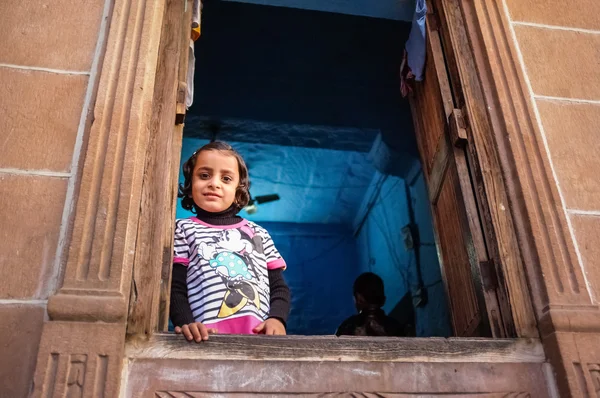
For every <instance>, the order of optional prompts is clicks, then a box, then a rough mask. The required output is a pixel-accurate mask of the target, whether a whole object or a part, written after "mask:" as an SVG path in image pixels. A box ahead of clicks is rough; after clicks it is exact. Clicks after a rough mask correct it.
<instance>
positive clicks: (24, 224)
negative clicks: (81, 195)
mask: <svg viewBox="0 0 600 398" xmlns="http://www.w3.org/2000/svg"><path fill="white" fill-rule="evenodd" d="M104 3H105V2H104V1H102V0H86V1H84V2H80V1H74V0H57V1H52V2H41V3H40V2H31V1H18V0H5V1H3V2H2V4H1V5H0V198H1V199H0V203H1V204H0V220H1V221H0V319H1V321H0V352H1V353H2V364H1V365H0V396H6V397H24V396H27V395H28V392H29V390H30V388H31V381H32V379H33V372H34V369H35V363H36V356H37V351H38V345H39V341H40V335H41V332H42V323H43V321H44V317H45V314H46V303H47V299H48V297H49V296H50V295H51V294H52V293H53V292H54V291H55V290H56V288H57V283H58V280H59V278H60V276H61V269H62V264H63V263H64V260H65V254H66V248H67V247H68V242H69V224H70V223H69V220H70V217H71V213H72V209H73V204H74V199H75V197H76V195H77V189H76V185H77V184H76V182H77V174H78V165H79V161H80V159H81V148H82V144H83V142H84V140H85V132H86V130H87V128H86V127H88V126H89V123H90V118H89V110H90V107H91V105H93V104H92V101H93V98H94V95H93V94H94V85H95V82H96V80H97V79H96V75H97V65H98V62H99V58H100V54H101V53H102V47H103V43H102V38H103V37H104V33H105V31H106V26H105V25H106V23H105V19H106V18H104V17H103V16H104V15H106V14H107V11H108V10H106V9H105V4H104ZM107 3H108V2H107Z"/></svg>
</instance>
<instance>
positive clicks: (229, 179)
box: [223, 176, 233, 182]
mask: <svg viewBox="0 0 600 398" xmlns="http://www.w3.org/2000/svg"><path fill="white" fill-rule="evenodd" d="M223 181H225V182H231V181H233V178H231V177H229V176H225V177H223Z"/></svg>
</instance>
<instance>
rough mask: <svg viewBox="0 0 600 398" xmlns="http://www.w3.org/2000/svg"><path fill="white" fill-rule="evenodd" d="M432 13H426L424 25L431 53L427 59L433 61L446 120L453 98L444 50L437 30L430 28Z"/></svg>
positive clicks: (451, 107)
mask: <svg viewBox="0 0 600 398" xmlns="http://www.w3.org/2000/svg"><path fill="white" fill-rule="evenodd" d="M432 15H433V14H427V22H428V23H427V24H426V25H425V27H426V29H427V32H426V34H427V37H428V38H429V42H430V43H431V54H432V57H431V58H430V59H429V62H432V63H433V66H434V68H435V72H436V74H437V78H438V84H439V86H440V94H441V96H442V104H443V106H444V111H445V114H446V120H447V119H449V118H450V115H452V111H453V110H454V100H453V99H452V90H451V89H450V83H449V81H448V72H447V70H446V62H445V61H444V52H443V50H442V45H441V42H440V36H439V34H438V31H437V30H433V29H432V28H431V23H429V22H430V21H431V20H432V19H434V18H432Z"/></svg>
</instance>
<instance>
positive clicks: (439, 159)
mask: <svg viewBox="0 0 600 398" xmlns="http://www.w3.org/2000/svg"><path fill="white" fill-rule="evenodd" d="M449 161H450V144H449V143H448V137H447V136H446V135H445V134H443V135H441V136H440V140H439V141H438V146H437V150H436V152H435V155H434V156H433V162H431V172H430V173H429V201H430V202H431V203H432V204H435V203H436V202H437V200H438V197H439V195H440V191H441V189H442V184H443V183H444V177H445V176H446V170H447V169H448V162H449Z"/></svg>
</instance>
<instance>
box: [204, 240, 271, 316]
mask: <svg viewBox="0 0 600 398" xmlns="http://www.w3.org/2000/svg"><path fill="white" fill-rule="evenodd" d="M244 235H245V234H244ZM249 238H250V237H248V239H245V237H242V233H241V232H240V231H239V230H237V229H227V230H223V232H221V234H220V236H219V237H217V238H214V240H215V242H214V243H212V244H207V243H205V242H202V243H201V244H200V247H199V253H198V254H199V256H200V257H202V258H203V259H204V260H206V261H208V263H209V265H210V267H211V268H213V269H214V270H215V272H216V273H217V274H218V275H219V276H221V278H222V279H223V282H224V283H225V286H226V288H227V290H226V292H225V296H224V297H223V302H222V303H221V308H220V309H219V313H218V315H217V317H218V318H227V317H228V316H231V315H233V314H235V313H237V312H239V311H240V310H241V309H243V308H244V307H246V306H247V305H254V306H255V307H256V309H258V310H260V296H259V293H258V290H257V286H258V288H259V289H261V290H263V289H264V288H265V286H264V281H262V278H261V277H260V275H259V273H258V272H256V270H255V269H254V266H253V263H252V260H251V259H250V254H251V253H252V252H253V251H254V247H253V245H252V242H251V241H250V240H249ZM253 241H254V239H253Z"/></svg>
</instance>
